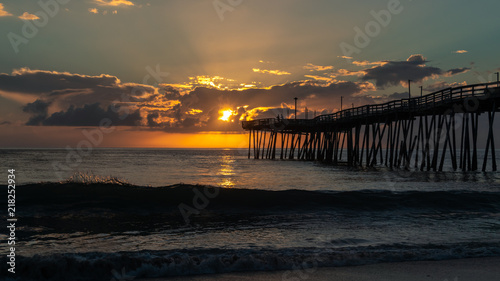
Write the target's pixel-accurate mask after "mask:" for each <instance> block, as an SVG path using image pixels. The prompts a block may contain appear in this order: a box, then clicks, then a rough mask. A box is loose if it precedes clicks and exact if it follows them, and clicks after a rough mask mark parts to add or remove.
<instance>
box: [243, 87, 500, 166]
mask: <svg viewBox="0 0 500 281" xmlns="http://www.w3.org/2000/svg"><path fill="white" fill-rule="evenodd" d="M499 107H500V84H499V83H498V82H492V83H482V84H475V85H467V86H461V87H455V88H446V89H442V90H440V91H436V92H433V93H430V94H428V95H424V96H420V97H414V98H408V99H401V100H394V101H390V102H387V103H383V104H372V105H364V106H360V107H354V108H350V109H346V110H342V111H339V112H336V113H332V114H326V115H320V116H317V117H315V118H313V119H295V118H294V119H283V118H280V119H278V118H266V119H257V120H250V121H243V122H242V127H243V129H244V130H247V131H248V132H249V146H248V158H251V157H252V155H253V157H254V158H255V159H277V158H278V157H279V159H298V160H306V161H324V162H328V163H332V164H336V165H348V166H352V167H373V166H377V165H385V166H387V167H390V168H405V169H419V170H427V171H430V170H433V171H442V170H443V166H444V162H445V159H449V160H450V161H451V166H452V168H453V170H457V169H461V170H463V171H476V170H478V169H479V165H480V164H481V169H482V170H483V171H486V170H487V169H489V168H488V167H490V168H491V170H492V171H496V170H497V163H496V155H495V138H494V133H495V131H494V129H493V124H494V120H495V112H496V111H498V109H499ZM481 114H486V115H487V117H486V118H485V119H487V122H485V123H487V124H481V126H480V124H479V118H480V115H481ZM295 117H296V116H295ZM480 127H481V130H486V134H487V137H486V140H484V141H485V143H484V146H483V147H484V149H485V150H484V155H483V157H482V159H479V158H480V157H479V154H478V147H479V143H478V142H479V140H478V135H479V131H480ZM278 139H279V144H280V148H281V149H279V151H278V154H279V155H277V153H276V152H277V144H278ZM481 160H482V163H480V161H481Z"/></svg>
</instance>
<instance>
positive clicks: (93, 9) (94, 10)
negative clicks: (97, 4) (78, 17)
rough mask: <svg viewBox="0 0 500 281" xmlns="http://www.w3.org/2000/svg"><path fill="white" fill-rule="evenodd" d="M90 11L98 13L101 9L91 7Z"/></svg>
mask: <svg viewBox="0 0 500 281" xmlns="http://www.w3.org/2000/svg"><path fill="white" fill-rule="evenodd" d="M89 12H90V13H92V14H98V13H99V10H97V8H89Z"/></svg>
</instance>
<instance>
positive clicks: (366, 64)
mask: <svg viewBox="0 0 500 281" xmlns="http://www.w3.org/2000/svg"><path fill="white" fill-rule="evenodd" d="M352 64H354V65H357V66H371V65H385V64H387V61H373V62H371V61H367V60H364V61H353V62H352Z"/></svg>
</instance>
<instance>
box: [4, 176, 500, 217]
mask: <svg viewBox="0 0 500 281" xmlns="http://www.w3.org/2000/svg"><path fill="white" fill-rule="evenodd" d="M16 199H17V202H18V204H20V205H23V206H26V208H27V209H29V207H32V208H35V207H39V208H37V209H36V211H37V213H38V214H40V213H44V212H48V213H50V212H51V211H57V210H58V209H60V208H62V209H68V210H71V209H73V210H78V209H92V208H100V209H108V210H110V211H112V210H116V211H127V209H130V210H131V211H132V210H137V211H141V210H142V211H145V212H148V211H154V210H163V211H165V210H169V209H178V206H179V204H182V203H184V204H186V205H189V206H195V205H203V206H205V207H207V208H208V207H209V208H210V209H211V210H219V209H224V210H254V211H273V210H274V211H275V210H282V211H287V210H294V211H300V210H314V209H329V210H355V211H393V210H440V211H446V210H454V211H459V210H464V211H468V210H474V211H487V212H498V211H500V192H483V191H465V190H463V191H431V192H429V191H402V192H393V191H388V190H357V191H305V190H284V191H269V190H259V189H232V188H218V187H210V186H202V185H186V184H177V185H172V186H167V187H142V186H136V185H131V184H127V183H124V182H120V183H115V182H111V183H109V182H105V183H102V182H100V183H94V182H91V183H81V182H62V183H39V184H30V185H25V186H19V187H17V190H16ZM2 204H5V202H2ZM44 207H47V208H44ZM24 210H26V209H24ZM22 211H23V210H22V209H21V212H22Z"/></svg>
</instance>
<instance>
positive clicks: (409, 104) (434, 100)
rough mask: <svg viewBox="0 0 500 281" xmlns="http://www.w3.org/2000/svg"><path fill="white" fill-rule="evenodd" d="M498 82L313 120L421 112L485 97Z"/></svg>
mask: <svg viewBox="0 0 500 281" xmlns="http://www.w3.org/2000/svg"><path fill="white" fill-rule="evenodd" d="M498 85H499V84H498V82H492V83H484V84H475V85H468V86H461V87H455V88H446V89H443V90H440V91H437V92H433V93H430V94H427V95H425V96H421V97H414V98H408V99H401V100H394V101H390V102H387V103H383V104H372V105H364V106H359V107H355V108H350V109H346V110H342V111H339V112H336V113H332V114H325V115H320V116H317V117H316V118H314V120H316V122H318V123H324V122H334V121H344V120H345V119H351V118H353V117H363V118H364V117H370V116H373V115H382V114H387V113H389V112H408V111H421V110H427V109H432V108H436V107H438V106H442V105H447V104H450V103H454V102H456V101H457V100H463V99H466V98H471V97H475V98H482V97H487V96H488V95H489V94H490V93H489V91H488V89H491V88H496V87H498Z"/></svg>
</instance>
